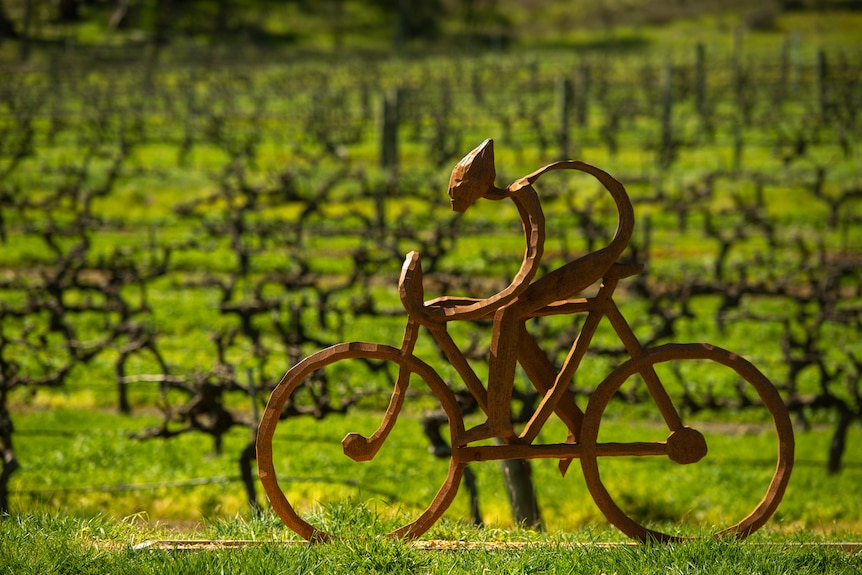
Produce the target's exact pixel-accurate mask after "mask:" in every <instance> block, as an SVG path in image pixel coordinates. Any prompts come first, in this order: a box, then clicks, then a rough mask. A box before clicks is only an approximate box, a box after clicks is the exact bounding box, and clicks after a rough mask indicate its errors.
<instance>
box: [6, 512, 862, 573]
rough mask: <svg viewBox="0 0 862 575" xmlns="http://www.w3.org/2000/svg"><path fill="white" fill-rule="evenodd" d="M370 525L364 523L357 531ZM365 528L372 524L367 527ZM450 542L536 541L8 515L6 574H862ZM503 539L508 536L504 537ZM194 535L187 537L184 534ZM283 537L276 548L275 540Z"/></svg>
mask: <svg viewBox="0 0 862 575" xmlns="http://www.w3.org/2000/svg"><path fill="white" fill-rule="evenodd" d="M362 525H363V522H362V521H360V522H359V525H358V527H361V526H362ZM364 525H366V526H367V523H365V524H364ZM445 535H446V536H447V538H448V539H466V540H469V541H480V542H491V543H494V542H500V541H502V542H503V543H505V542H508V541H527V542H529V543H530V545H527V546H516V547H513V546H509V547H505V546H500V545H493V544H492V545H489V546H484V545H479V546H477V547H475V548H464V549H449V550H431V551H428V550H423V549H421V548H417V547H414V546H411V545H410V544H409V543H405V542H401V541H393V540H389V539H378V538H373V537H369V536H368V535H365V534H363V533H361V532H357V534H356V535H355V537H353V538H351V539H348V540H343V541H338V542H334V543H330V544H324V545H315V546H307V545H296V544H289V543H283V542H280V541H281V539H280V537H279V533H278V527H277V525H276V524H275V521H274V520H273V518H272V517H266V518H263V519H258V520H254V521H250V522H245V521H239V520H233V521H224V522H219V523H217V524H214V525H211V526H210V527H208V528H206V529H204V530H202V531H201V532H199V533H197V534H196V536H197V537H200V538H215V539H228V538H229V539H246V540H251V539H255V540H257V541H259V542H264V543H257V544H252V545H246V546H241V547H234V548H216V549H206V550H192V551H181V550H175V549H171V548H170V547H168V548H158V547H157V548H136V547H135V546H136V545H138V544H141V543H143V542H146V541H153V540H163V539H174V538H177V536H176V534H175V533H174V532H172V531H170V530H169V529H165V528H160V527H155V528H153V527H146V526H141V525H140V524H139V522H138V521H137V520H136V519H135V518H130V519H128V520H127V521H122V522H121V521H116V520H110V519H106V518H103V517H96V518H91V519H86V520H81V519H73V518H68V517H65V518H63V517H56V516H50V515H39V514H35V515H28V516H22V517H4V518H2V519H0V571H3V572H6V573H21V574H28V575H29V574H31V573H32V574H36V573H39V574H41V573H115V574H117V575H122V574H125V573H136V574H137V573H154V574H155V573H157V574H159V575H165V574H172V573H213V572H215V573H218V572H234V573H236V572H242V573H267V574H269V573H344V572H345V571H346V570H349V571H350V572H353V573H478V572H494V573H569V574H579V573H584V574H595V573H645V574H651V573H656V574H658V573H662V574H663V573H716V574H718V573H720V574H722V575H725V574H727V573H794V574H816V575H822V574H833V573H836V574H837V573H840V574H848V575H850V574H853V573H858V572H859V570H860V569H862V554H859V553H858V552H857V553H855V554H853V553H848V552H846V551H842V550H840V549H837V548H834V547H830V546H828V545H827V544H826V543H828V542H827V541H825V540H823V539H821V538H818V537H804V538H799V537H775V538H772V539H769V540H768V541H765V542H764V541H761V542H743V543H739V542H734V541H711V540H705V541H698V542H693V543H684V544H676V545H668V546H662V545H642V546H635V547H629V546H619V547H600V546H596V545H594V544H593V543H594V542H595V541H596V539H600V538H601V534H600V533H592V534H589V535H588V536H586V537H583V538H567V537H556V536H547V535H539V534H535V533H530V532H519V531H515V532H508V533H505V534H501V533H490V534H489V533H487V532H483V533H476V532H475V531H473V530H471V529H469V528H463V529H457V528H456V529H454V530H451V531H447V532H445ZM500 535H502V537H500ZM183 538H186V535H185V534H184V535H183ZM273 541H274V542H273Z"/></svg>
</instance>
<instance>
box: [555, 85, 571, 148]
mask: <svg viewBox="0 0 862 575" xmlns="http://www.w3.org/2000/svg"><path fill="white" fill-rule="evenodd" d="M571 108H572V82H571V80H569V78H567V77H565V76H564V77H562V78H560V79H559V81H558V83H557V118H558V119H557V122H558V125H559V132H558V134H557V142H558V144H559V147H560V158H563V159H565V158H568V157H569V156H570V155H571V150H569V116H570V115H571Z"/></svg>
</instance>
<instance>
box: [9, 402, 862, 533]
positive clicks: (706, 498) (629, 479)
mask: <svg viewBox="0 0 862 575" xmlns="http://www.w3.org/2000/svg"><path fill="white" fill-rule="evenodd" d="M370 399H372V400H373V401H374V402H376V403H379V402H380V401H385V396H384V397H377V398H376V399H374V398H370ZM68 401H74V402H77V403H80V404H81V406H82V407H88V406H87V403H86V401H88V399H87V398H86V397H81V396H80V395H78V396H73V397H70V398H67V400H66V403H67V404H68ZM89 401H92V399H89ZM414 403H415V404H416V405H417V406H418V405H419V404H422V403H423V402H422V401H417V400H414ZM246 409H247V408H246ZM421 412H422V410H421V409H418V408H417V409H412V410H408V412H407V413H406V414H405V416H404V417H402V418H401V423H400V424H399V426H397V427H396V431H395V432H393V436H392V437H391V438H390V440H389V441H388V442H387V444H386V446H385V447H384V449H383V450H382V451H381V453H380V454H379V456H378V457H377V458H376V459H375V460H374V461H372V462H370V463H367V464H356V463H353V462H352V461H351V460H349V459H347V458H345V457H344V456H343V455H342V454H341V446H340V440H341V438H342V437H343V436H344V435H345V434H346V433H347V432H348V431H361V432H364V433H366V434H367V433H369V432H370V431H372V430H373V429H374V427H375V426H376V423H377V421H378V419H377V417H376V416H374V415H373V414H367V415H359V414H357V415H355V416H352V417H349V418H343V417H339V416H330V417H329V418H327V419H326V420H324V421H323V422H316V421H314V420H312V419H311V418H299V419H297V420H296V423H295V425H292V424H290V423H289V422H283V423H282V424H280V425H279V431H278V433H277V435H276V439H275V441H274V444H273V445H274V447H273V451H274V456H275V461H276V469H277V472H278V473H279V478H280V479H283V480H286V481H285V482H283V483H282V489H284V490H285V493H286V494H288V499H289V500H290V501H291V502H292V503H294V504H296V505H297V509H298V510H302V511H301V513H306V512H308V513H317V512H318V511H319V509H318V510H315V508H314V506H311V507H309V506H308V504H309V503H310V502H312V501H317V502H323V503H324V504H325V502H326V501H329V500H331V501H332V502H333V504H336V505H338V504H339V502H341V503H343V502H344V501H349V504H348V508H355V509H360V508H365V509H367V510H368V511H369V512H370V513H374V514H376V515H377V516H379V518H380V519H381V520H382V519H386V521H395V522H396V523H395V524H397V525H400V524H403V523H406V522H407V521H409V520H410V519H412V518H413V517H415V513H416V512H417V510H421V509H422V508H424V506H426V505H428V503H430V500H431V497H432V496H433V493H434V491H436V489H437V487H439V485H440V484H441V483H442V479H443V477H444V474H445V465H444V464H443V462H442V461H440V460H435V459H434V458H433V457H432V456H431V455H430V454H429V453H428V452H427V449H426V444H427V443H426V442H427V440H426V439H425V438H424V436H423V435H422V434H421V430H420V425H419V422H418V420H417V418H418V416H419V414H421ZM622 413H624V412H621V413H620V414H619V415H617V416H615V417H611V418H610V419H608V422H607V424H606V425H608V426H610V427H609V429H611V430H617V431H618V433H617V435H619V434H620V433H624V434H627V435H628V436H629V437H631V434H632V433H634V435H635V437H639V438H644V437H647V434H648V433H652V431H651V430H653V431H654V430H655V428H652V427H649V426H648V427H633V426H632V423H631V422H630V418H628V417H625V416H623V415H622ZM725 419H727V418H726V416H725ZM157 421H158V420H157V418H156V417H155V416H154V415H153V416H143V415H139V416H135V417H131V418H130V417H123V416H119V415H115V414H112V413H110V412H104V411H100V410H98V409H93V408H92V406H89V409H87V410H86V411H85V410H84V409H74V410H72V409H69V408H68V407H62V406H60V405H53V406H52V409H50V410H45V408H44V407H41V408H38V409H37V408H31V409H29V410H27V411H25V412H23V413H20V414H18V416H17V417H16V425H17V431H18V435H17V436H16V447H17V450H18V454H19V459H20V462H21V465H22V467H21V469H20V470H19V471H18V472H17V473H16V474H15V475H14V476H13V479H12V483H11V491H12V509H13V510H14V511H15V513H16V514H18V513H20V514H23V515H28V514H32V513H38V512H47V513H61V514H63V515H68V516H72V517H93V516H95V515H103V516H105V517H106V518H113V520H118V519H122V518H124V517H132V516H137V517H142V518H145V519H148V520H149V521H150V522H151V523H149V524H153V523H154V524H159V523H163V522H167V523H168V524H171V523H178V524H185V525H205V524H207V523H209V522H213V521H216V522H217V521H221V520H224V519H225V518H230V517H237V516H240V517H250V515H249V512H248V511H247V509H246V506H245V502H244V494H243V491H242V486H241V485H240V484H239V483H238V481H237V477H238V474H239V472H238V468H237V465H236V461H235V457H236V454H237V453H239V451H240V450H241V448H242V447H243V446H244V445H245V443H246V442H247V441H248V438H249V435H248V432H247V431H241V430H236V431H234V432H232V433H230V434H229V435H228V437H227V438H226V442H225V447H224V453H223V454H222V455H216V454H215V453H213V451H212V443H211V441H209V440H208V439H204V438H203V437H201V436H200V435H185V436H182V437H178V438H175V439H172V440H169V441H164V440H158V439H155V440H149V441H139V440H134V439H130V438H129V433H131V432H135V431H140V430H141V429H143V428H146V427H148V426H151V425H154V424H156V423H157ZM740 425H741V426H743V427H740V429H746V428H748V429H751V428H752V426H754V428H755V429H761V427H760V426H761V424H760V423H757V421H756V420H753V422H749V423H746V422H743V423H741V424H740ZM402 428H403V429H402ZM638 429H642V430H643V431H636V430H638ZM722 429H727V430H729V431H725V432H722V434H721V435H720V436H719V437H718V438H717V441H718V442H719V443H716V444H712V443H711V444H710V445H711V450H717V451H715V453H716V455H718V454H720V453H721V448H720V445H722V444H726V446H727V447H729V448H730V451H729V452H728V454H729V455H725V456H724V460H721V459H719V461H718V463H717V467H712V468H707V470H706V471H705V473H707V474H708V475H702V474H698V473H694V475H692V473H691V471H692V470H694V471H698V470H699V469H700V467H698V466H694V467H693V468H691V469H688V468H682V469H674V470H671V474H670V475H657V473H659V472H662V473H664V472H663V471H661V468H660V467H656V466H653V465H647V464H643V463H642V462H630V463H621V462H613V464H614V467H605V466H604V464H602V465H601V466H600V469H601V470H602V473H603V477H605V478H610V480H609V482H608V488H609V490H611V491H612V492H616V491H619V490H620V489H622V490H623V492H625V491H630V490H631V488H632V487H633V486H641V487H642V489H636V490H635V491H636V492H637V491H639V493H638V494H637V498H636V500H637V501H639V502H640V503H639V504H642V503H646V504H648V505H651V506H652V507H650V509H652V511H651V512H656V510H657V509H659V508H660V506H661V505H663V504H662V503H660V502H661V501H663V500H664V499H666V496H667V495H668V494H670V495H673V496H675V497H678V498H680V501H679V504H682V505H683V506H686V505H688V504H689V503H690V502H692V501H698V500H700V501H701V502H703V504H704V505H705V507H704V511H705V512H706V514H705V515H703V516H702V517H700V518H699V519H696V520H694V518H692V519H691V520H685V521H692V522H691V525H693V526H697V525H705V526H708V525H709V524H710V523H712V522H719V523H720V522H721V521H724V520H726V518H723V517H721V514H722V513H729V514H735V515H734V516H735V517H737V518H741V516H742V515H744V514H745V513H747V512H748V511H750V509H751V508H752V507H753V505H754V503H756V501H757V499H758V498H759V497H760V496H761V495H762V494H763V488H764V483H763V478H764V475H763V473H764V472H768V471H769V464H768V463H767V464H766V466H765V467H764V466H763V465H762V460H763V459H764V445H767V446H768V445H770V444H769V442H768V441H766V443H763V441H764V440H766V439H768V438H767V436H758V435H751V434H750V432H746V433H738V432H734V431H733V429H734V428H733V427H732V426H730V425H729V424H727V423H726V422H725V425H724V427H723V428H722ZM399 430H401V431H399ZM564 436H565V432H564V430H563V429H562V428H561V426H560V424H558V423H557V422H556V421H555V420H552V421H551V423H550V424H549V426H548V427H547V429H546V430H545V431H543V433H542V435H541V436H540V441H550V442H553V441H560V440H562V438H564ZM829 441H830V436H829V431H828V429H827V428H824V427H818V428H817V429H815V430H814V431H809V432H805V433H798V434H797V465H796V468H795V469H794V471H793V475H792V479H791V483H790V487H789V489H788V492H787V495H786V497H785V499H784V501H783V502H782V504H781V507H779V510H778V512H777V514H776V515H775V516H774V517H773V519H772V520H771V521H770V523H768V524H767V527H766V528H765V529H764V532H765V533H766V534H767V535H766V536H767V537H770V536H771V535H769V534H772V535H775V534H787V535H795V536H798V535H800V534H802V533H809V534H818V535H819V536H823V537H827V538H830V539H836V538H842V537H849V538H854V537H858V534H859V533H860V532H862V524H860V523H859V518H860V517H862V491H860V487H859V486H860V485H862V482H860V473H862V470H860V468H859V463H858V462H859V461H860V460H862V447H860V446H862V435H860V430H859V429H858V427H855V428H853V429H852V430H851V434H850V437H849V438H848V452H847V453H846V454H845V461H846V462H847V464H846V467H845V469H844V470H842V471H841V472H840V473H838V474H835V475H827V474H826V471H825V455H826V448H827V445H828V443H829ZM773 449H774V448H773V447H767V448H766V452H765V453H766V455H767V456H768V454H769V453H770V452H771V451H772V450H773ZM711 452H712V451H711ZM472 469H473V470H474V471H475V473H476V474H477V478H478V485H479V493H480V497H481V499H480V508H481V510H482V513H483V515H484V519H485V521H486V523H487V528H488V530H489V532H491V533H493V532H495V530H497V529H503V530H509V529H512V528H513V527H514V526H513V524H512V519H511V511H510V509H509V507H508V503H507V499H506V497H507V496H506V494H505V489H504V484H503V479H502V474H501V470H500V468H499V465H498V464H497V463H494V462H487V463H481V464H472ZM665 471H667V470H665ZM605 473H608V475H605ZM687 477H688V478H687ZM746 477H749V478H750V479H748V480H747V479H745V478H746ZM766 477H768V475H767V476H766ZM201 478H215V480H214V481H215V483H212V484H203V485H195V484H194V480H199V479H201ZM533 478H534V482H535V485H536V492H537V497H538V500H539V504H540V508H541V510H542V517H543V520H544V521H545V524H546V526H547V529H548V531H549V533H551V534H555V536H561V537H563V536H569V535H571V536H574V537H580V536H583V535H584V534H586V533H590V532H592V531H595V530H599V531H601V532H602V533H604V535H602V538H603V539H608V538H610V539H612V540H619V539H621V538H623V536H622V534H620V533H618V532H615V531H613V530H610V531H608V530H609V529H610V528H609V526H608V524H607V522H606V520H605V519H604V517H603V516H602V515H601V512H600V511H599V510H598V509H597V508H596V507H595V505H594V504H593V503H592V501H591V498H590V495H589V493H588V491H587V488H586V485H585V482H584V479H583V477H582V475H581V472H580V466H579V465H578V463H577V462H575V463H574V464H573V465H572V467H571V469H570V470H569V473H568V474H567V476H566V477H565V478H562V477H561V476H560V473H559V470H558V469H557V464H556V461H554V460H537V461H534V462H533ZM435 480H436V482H435ZM351 482H355V483H356V485H355V486H354V485H352V484H351ZM668 484H672V485H673V486H674V487H673V488H672V489H670V490H667V489H665V487H666V486H667V485H668ZM746 485H749V487H748V488H746ZM407 486H409V488H408V487H407ZM357 487H358V488H359V491H357V490H356V488H357ZM653 488H657V490H656V489H653ZM621 493H622V492H621ZM728 496H730V497H728ZM346 498H350V499H346ZM258 499H259V501H261V502H263V501H264V498H263V494H262V493H261V492H260V491H259V492H258ZM633 501H635V500H633ZM637 501H635V502H637ZM740 502H741V504H740ZM674 505H676V504H674ZM740 505H741V506H740ZM745 506H748V507H745ZM336 508H337V507H336ZM734 510H735V511H734ZM670 511H672V509H670V510H669V512H670ZM327 517H328V518H327V519H325V520H324V521H333V519H332V517H331V516H327ZM445 517H446V518H447V522H448V524H449V525H458V526H460V527H458V529H461V528H465V527H464V526H466V525H468V524H469V504H468V498H467V491H466V489H464V488H463V486H462V488H461V489H460V491H459V493H458V496H457V498H456V500H455V502H454V504H453V505H452V507H451V509H450V510H449V512H447V514H446V516H445ZM335 521H336V522H337V517H336V519H335ZM566 534H568V535H566ZM854 534H855V535H854ZM284 535H285V536H288V537H289V535H287V532H286V531H285V534H284ZM426 537H431V538H433V537H434V535H433V531H432V532H431V533H429V534H428V535H427V536H426Z"/></svg>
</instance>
